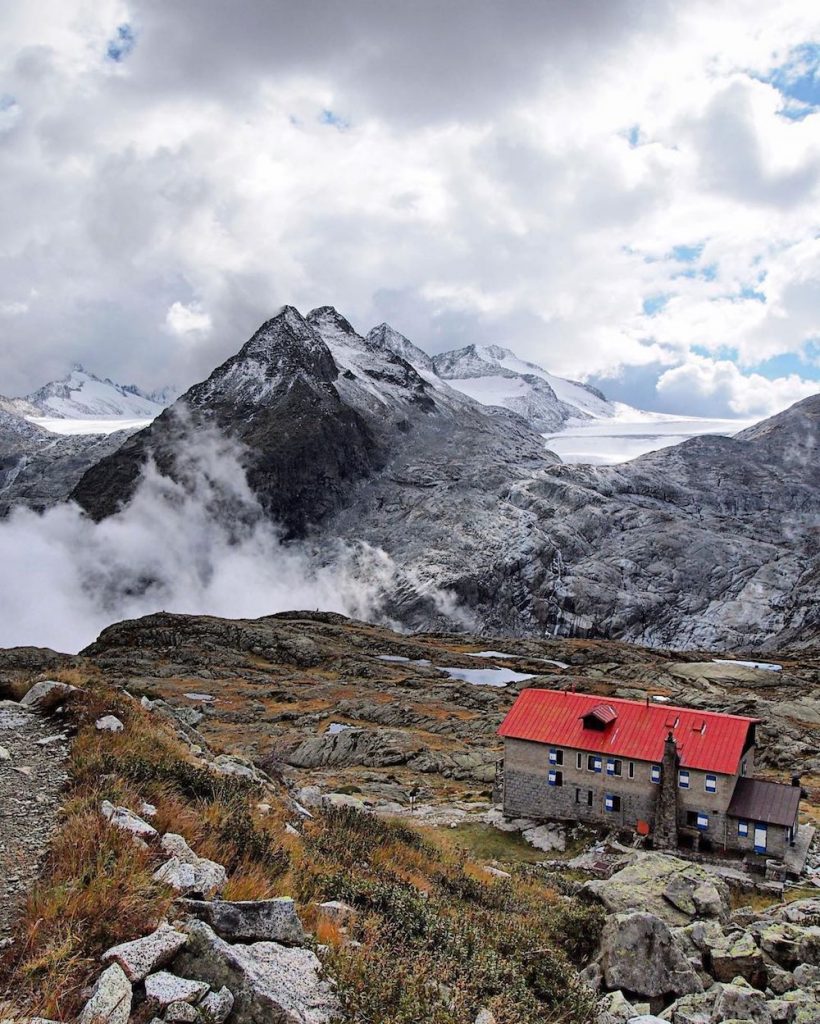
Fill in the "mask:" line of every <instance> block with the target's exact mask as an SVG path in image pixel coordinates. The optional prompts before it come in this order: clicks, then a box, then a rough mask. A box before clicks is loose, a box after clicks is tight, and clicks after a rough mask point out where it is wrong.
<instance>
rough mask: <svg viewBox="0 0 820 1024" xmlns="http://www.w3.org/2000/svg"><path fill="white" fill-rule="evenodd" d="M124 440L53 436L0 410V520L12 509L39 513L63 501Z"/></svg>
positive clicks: (113, 436)
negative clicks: (30, 510) (26, 509)
mask: <svg viewBox="0 0 820 1024" xmlns="http://www.w3.org/2000/svg"><path fill="white" fill-rule="evenodd" d="M125 436H126V435H125V433H124V432H122V431H120V432H119V433H116V434H109V435H99V434H86V435H83V436H81V437H63V436H58V435H56V434H52V433H50V432H49V431H47V430H44V429H43V428H42V427H40V426H38V425H37V424H36V423H31V422H30V421H29V420H28V419H26V418H24V417H23V416H20V415H17V414H16V413H13V412H9V411H8V408H5V409H4V408H3V407H2V406H0V517H3V516H6V515H7V514H8V513H9V511H10V510H11V509H12V508H14V507H17V506H24V507H27V508H33V509H36V510H41V509H45V508H49V507H51V506H52V505H55V504H57V503H59V502H61V501H64V500H65V499H66V498H67V497H68V495H69V494H70V493H71V491H72V490H73V488H74V487H75V486H76V484H77V482H78V481H79V480H80V478H81V477H82V475H83V473H85V471H86V470H87V469H88V468H89V467H90V466H93V465H94V464H95V463H97V462H98V461H99V460H100V459H101V458H103V457H104V456H106V455H108V454H109V453H110V452H112V451H114V450H116V449H117V448H118V447H119V445H120V444H122V442H123V440H124V438H125Z"/></svg>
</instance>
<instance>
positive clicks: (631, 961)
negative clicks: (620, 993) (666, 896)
mask: <svg viewBox="0 0 820 1024" xmlns="http://www.w3.org/2000/svg"><path fill="white" fill-rule="evenodd" d="M599 962H600V964H601V968H602V970H603V977H604V983H605V985H606V987H607V988H608V989H623V990H625V991H628V992H634V993H636V994H637V995H642V996H648V997H649V998H655V997H657V996H670V995H674V996H681V995H686V994H687V993H689V992H700V991H701V990H702V989H703V985H702V983H701V981H700V979H699V978H698V976H697V974H696V973H695V971H694V970H693V968H692V965H691V964H690V963H689V961H688V960H687V959H686V957H685V955H684V953H683V950H682V949H681V946H680V944H679V942H678V940H677V939H676V938H675V937H674V936H673V935H672V933H671V931H670V930H669V927H668V926H667V925H666V923H665V922H664V921H662V920H661V919H660V918H658V917H655V916H654V914H647V913H644V912H642V911H639V912H633V913H629V914H615V915H613V916H612V917H610V918H609V919H608V920H607V922H606V924H605V925H604V930H603V933H602V935H601V953H600V957H599Z"/></svg>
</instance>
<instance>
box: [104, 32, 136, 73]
mask: <svg viewBox="0 0 820 1024" xmlns="http://www.w3.org/2000/svg"><path fill="white" fill-rule="evenodd" d="M136 43H137V37H136V36H135V35H134V30H133V29H132V28H131V26H130V25H128V24H124V25H118V26H117V34H116V35H115V36H114V38H113V39H111V40H109V42H108V46H107V48H106V51H105V55H106V57H108V59H109V60H113V61H114V62H115V63H117V64H119V63H120V62H121V61H123V60H125V58H126V57H127V56H128V55H129V53H131V51H132V50H133V49H134V47H135V46H136Z"/></svg>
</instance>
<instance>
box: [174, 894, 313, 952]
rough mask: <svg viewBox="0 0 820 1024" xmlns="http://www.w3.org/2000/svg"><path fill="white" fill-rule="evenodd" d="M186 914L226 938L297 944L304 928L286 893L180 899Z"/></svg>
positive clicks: (303, 936)
mask: <svg viewBox="0 0 820 1024" xmlns="http://www.w3.org/2000/svg"><path fill="white" fill-rule="evenodd" d="M181 905H182V906H183V907H184V909H185V910H187V912H188V913H189V914H192V915H193V916H194V917H196V918H198V919H199V920H200V921H204V922H205V923H206V924H208V925H210V926H211V928H213V930H214V931H215V932H216V934H217V935H218V936H219V937H220V938H222V939H227V941H228V942H279V943H281V944H282V945H284V946H301V945H302V944H303V943H304V941H305V931H304V928H303V927H302V922H301V921H300V920H299V917H298V915H297V913H296V907H295V905H294V902H293V900H292V899H290V897H288V896H280V897H279V898H277V899H272V900H240V901H237V902H231V901H228V900H182V901H181Z"/></svg>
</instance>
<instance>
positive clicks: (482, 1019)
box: [474, 1006, 495, 1024]
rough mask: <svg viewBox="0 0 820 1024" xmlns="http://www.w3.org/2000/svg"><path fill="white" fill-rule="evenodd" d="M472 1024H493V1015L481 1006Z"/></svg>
mask: <svg viewBox="0 0 820 1024" xmlns="http://www.w3.org/2000/svg"><path fill="white" fill-rule="evenodd" d="M474 1024H495V1014H494V1013H493V1012H492V1010H488V1009H487V1007H486V1006H483V1007H482V1008H481V1009H480V1010H479V1011H478V1013H477V1014H476V1018H475V1021H474Z"/></svg>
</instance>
